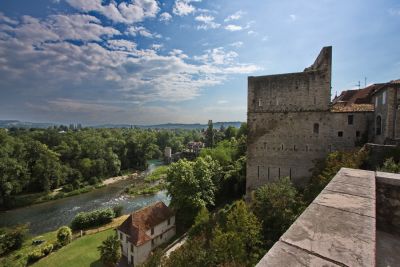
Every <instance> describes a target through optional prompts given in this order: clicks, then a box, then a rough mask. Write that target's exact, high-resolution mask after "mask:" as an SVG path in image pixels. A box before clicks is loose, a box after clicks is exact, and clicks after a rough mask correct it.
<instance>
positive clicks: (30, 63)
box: [0, 15, 259, 120]
mask: <svg viewBox="0 0 400 267" xmlns="http://www.w3.org/2000/svg"><path fill="white" fill-rule="evenodd" d="M3 21H4V20H3ZM6 26H7V27H6ZM0 27H1V28H2V29H3V27H4V29H7V30H4V31H3V30H2V31H1V38H0V47H1V49H0V62H1V64H0V88H2V90H6V91H5V93H6V94H17V96H18V97H27V98H28V99H29V100H31V99H34V98H35V99H36V98H37V96H38V95H40V96H41V101H47V102H44V103H43V105H39V104H37V103H36V104H35V103H33V104H32V105H31V108H34V106H35V105H36V108H38V106H39V107H40V106H42V107H43V106H46V103H47V104H48V105H49V106H50V110H51V108H54V110H60V112H64V113H73V112H78V113H79V112H81V113H82V114H83V113H84V116H86V117H90V116H95V117H96V118H97V117H98V118H99V119H101V120H104V119H105V118H107V120H111V119H113V118H111V117H109V116H111V115H108V114H107V111H111V112H113V114H114V113H115V114H116V115H115V118H118V116H119V115H120V114H122V113H119V112H125V111H123V109H122V108H121V107H120V106H119V105H117V104H113V103H108V102H107V101H110V99H112V100H113V101H115V102H118V101H126V102H130V103H142V104H143V103H148V102H152V101H183V100H187V99H193V98H195V97H196V96H198V95H199V94H200V93H201V90H202V89H203V88H205V87H209V86H213V85H217V84H221V83H223V82H224V81H225V80H227V79H229V76H230V75H232V74H245V73H251V72H254V71H256V70H258V69H259V68H258V66H256V65H253V64H241V63H238V54H237V53H236V52H234V51H229V50H226V49H224V48H223V47H217V48H214V49H209V50H207V51H205V53H204V54H202V55H200V56H197V57H192V56H189V55H187V54H186V53H185V52H184V51H182V50H179V49H172V50H171V51H168V50H166V49H161V48H162V44H153V45H151V46H150V48H149V49H139V48H138V46H137V44H136V42H134V41H131V40H126V39H123V38H122V36H121V34H120V32H119V31H118V30H116V29H114V28H112V27H104V26H102V25H101V24H100V21H99V20H98V19H97V18H95V17H93V16H90V15H54V16H50V17H49V18H47V19H42V20H39V19H35V18H32V17H28V16H25V17H23V18H22V19H21V20H20V21H18V24H17V25H15V26H14V27H10V26H9V25H7V24H4V23H0ZM131 30H132V33H133V34H142V31H145V30H146V29H145V28H140V26H138V27H134V28H132V29H131ZM153 35H154V34H153ZM70 40H84V42H82V43H80V42H79V44H77V43H76V42H71V41H70ZM98 40H100V42H98ZM10 84H11V85H12V87H10V86H9V85H10ZM3 88H5V89H3ZM8 88H10V89H8ZM20 92H23V94H22V95H19V94H21V93H20ZM55 96H57V97H55ZM74 98H80V99H84V100H79V101H76V100H74ZM100 101H103V102H107V103H108V104H104V105H102V104H101V103H100ZM28 102H29V101H28ZM43 112H44V111H43ZM48 113H50V112H48V111H47V112H46V114H48ZM55 113H56V112H55ZM123 114H125V113H123ZM127 114H128V113H126V114H125V115H124V116H125V117H124V118H127V117H126V116H128V115H127ZM131 114H133V113H131ZM46 116H50V115H46ZM82 116H83V115H82ZM112 116H114V115H112ZM46 118H47V117H46ZM55 119H57V118H55Z"/></svg>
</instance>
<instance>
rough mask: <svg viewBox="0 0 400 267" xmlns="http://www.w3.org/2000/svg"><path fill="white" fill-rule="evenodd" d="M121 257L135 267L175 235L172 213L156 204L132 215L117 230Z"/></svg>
mask: <svg viewBox="0 0 400 267" xmlns="http://www.w3.org/2000/svg"><path fill="white" fill-rule="evenodd" d="M117 232H118V238H119V239H120V242H121V249H122V255H123V256H124V257H126V258H127V259H128V263H129V264H131V265H132V266H136V265H138V264H140V263H142V262H144V261H145V260H146V259H147V257H148V256H149V254H150V252H151V251H152V250H153V249H154V248H156V247H157V246H159V245H160V244H162V243H164V242H166V241H168V240H169V239H170V238H171V237H173V236H174V235H175V216H174V213H173V212H172V211H171V210H170V209H169V208H168V207H167V206H166V205H165V204H164V203H163V202H156V203H155V204H153V205H151V206H147V207H145V208H143V209H141V210H138V211H136V212H134V213H132V214H131V215H130V216H129V217H128V218H127V219H126V220H125V221H124V222H123V223H122V224H121V225H120V226H119V227H118V228H117Z"/></svg>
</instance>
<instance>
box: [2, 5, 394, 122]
mask: <svg viewBox="0 0 400 267" xmlns="http://www.w3.org/2000/svg"><path fill="white" fill-rule="evenodd" d="M324 46H332V47H333V71H332V75H333V78H332V95H335V94H336V93H340V92H341V91H342V90H346V89H352V88H355V86H356V84H358V81H361V85H364V82H365V80H364V78H365V77H367V84H371V83H377V82H387V81H390V80H394V79H399V78H400V2H399V1H398V0H374V1H373V0H351V1H349V0H292V1H289V0H279V1H277V0H275V1H274V0H240V1H239V0H168V1H161V0H158V1H157V0H129V1H122V0H35V1H32V0H2V1H0V119H17V120H21V121H31V122H53V123H65V124H69V123H82V124H84V125H93V124H103V123H113V124H119V123H128V124H145V125H146V124H147V125H148V124H158V123H167V122H175V123H194V122H196V123H206V122H207V121H208V120H209V119H212V120H213V121H246V109H247V77H248V76H257V75H269V74H276V73H289V72H299V71H303V70H304V68H305V67H307V66H309V65H311V64H312V63H313V62H314V60H315V58H316V57H317V55H318V53H319V51H320V50H321V48H322V47H324Z"/></svg>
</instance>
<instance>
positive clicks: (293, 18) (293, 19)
mask: <svg viewBox="0 0 400 267" xmlns="http://www.w3.org/2000/svg"><path fill="white" fill-rule="evenodd" d="M289 18H290V20H291V21H296V20H297V16H296V15H295V14H290V15H289Z"/></svg>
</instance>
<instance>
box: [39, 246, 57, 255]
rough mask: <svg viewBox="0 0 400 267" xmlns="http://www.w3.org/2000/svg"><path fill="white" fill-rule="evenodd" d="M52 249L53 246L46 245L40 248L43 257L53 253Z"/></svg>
mask: <svg viewBox="0 0 400 267" xmlns="http://www.w3.org/2000/svg"><path fill="white" fill-rule="evenodd" d="M53 248H54V247H53V244H47V245H45V246H44V247H42V249H41V252H42V253H43V256H47V255H49V254H50V253H51V252H52V251H53Z"/></svg>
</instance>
